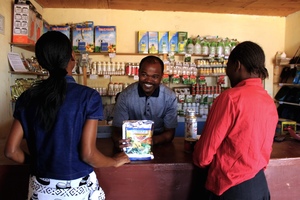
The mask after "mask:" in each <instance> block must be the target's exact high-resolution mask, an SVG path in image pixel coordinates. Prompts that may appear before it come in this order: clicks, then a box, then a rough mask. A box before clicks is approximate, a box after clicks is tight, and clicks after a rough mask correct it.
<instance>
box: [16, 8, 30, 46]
mask: <svg viewBox="0 0 300 200" xmlns="http://www.w3.org/2000/svg"><path fill="white" fill-rule="evenodd" d="M13 20H14V21H13V37H12V42H14V43H22V44H34V43H35V41H36V31H35V22H36V13H35V9H34V7H33V5H32V4H14V16H13Z"/></svg>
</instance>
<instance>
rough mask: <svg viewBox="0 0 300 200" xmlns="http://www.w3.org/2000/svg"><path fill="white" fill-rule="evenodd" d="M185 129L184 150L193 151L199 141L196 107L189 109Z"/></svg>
mask: <svg viewBox="0 0 300 200" xmlns="http://www.w3.org/2000/svg"><path fill="white" fill-rule="evenodd" d="M184 130H185V138H184V151H185V152H186V153H192V152H193V150H194V146H195V144H196V141H197V117H196V113H195V110H194V109H187V112H186V115H185V127H184Z"/></svg>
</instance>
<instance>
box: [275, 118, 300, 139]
mask: <svg viewBox="0 0 300 200" xmlns="http://www.w3.org/2000/svg"><path fill="white" fill-rule="evenodd" d="M277 127H278V128H280V135H287V134H289V131H288V128H291V129H292V130H294V131H296V127H297V122H296V121H293V120H289V119H283V118H279V119H278V124H277Z"/></svg>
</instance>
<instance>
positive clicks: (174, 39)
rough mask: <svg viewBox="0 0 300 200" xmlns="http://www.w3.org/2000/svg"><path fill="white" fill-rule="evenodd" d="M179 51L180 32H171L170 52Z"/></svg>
mask: <svg viewBox="0 0 300 200" xmlns="http://www.w3.org/2000/svg"><path fill="white" fill-rule="evenodd" d="M177 51H178V32H177V31H169V52H173V53H177Z"/></svg>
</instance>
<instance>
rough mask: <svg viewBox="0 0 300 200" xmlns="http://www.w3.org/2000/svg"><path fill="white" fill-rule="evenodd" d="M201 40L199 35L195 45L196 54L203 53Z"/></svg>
mask: <svg viewBox="0 0 300 200" xmlns="http://www.w3.org/2000/svg"><path fill="white" fill-rule="evenodd" d="M200 43H201V41H200V37H199V35H198V36H197V38H196V43H195V46H194V54H201V44H200Z"/></svg>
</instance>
